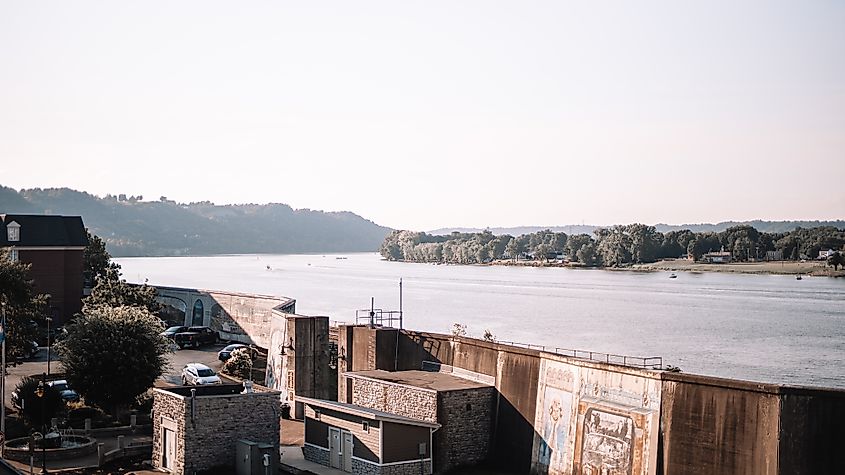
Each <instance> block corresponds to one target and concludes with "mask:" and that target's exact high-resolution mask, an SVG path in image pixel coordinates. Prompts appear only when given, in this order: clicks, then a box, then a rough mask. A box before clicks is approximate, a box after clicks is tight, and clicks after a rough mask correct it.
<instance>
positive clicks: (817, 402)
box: [778, 388, 845, 475]
mask: <svg viewBox="0 0 845 475" xmlns="http://www.w3.org/2000/svg"><path fill="white" fill-rule="evenodd" d="M780 413H781V416H780V421H781V423H780V436H779V438H780V445H779V450H778V465H779V467H778V468H779V469H780V473H782V474H787V473H789V474H794V475H809V474H815V473H845V454H843V453H842V451H843V449H845V390H840V391H831V390H817V389H807V388H782V389H781V410H780Z"/></svg>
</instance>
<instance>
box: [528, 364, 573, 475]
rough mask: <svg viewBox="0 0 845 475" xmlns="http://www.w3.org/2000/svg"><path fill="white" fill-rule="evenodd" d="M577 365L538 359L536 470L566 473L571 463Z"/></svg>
mask: <svg viewBox="0 0 845 475" xmlns="http://www.w3.org/2000/svg"><path fill="white" fill-rule="evenodd" d="M575 372H577V368H573V367H569V366H568V365H564V364H561V363H557V362H554V361H548V360H543V361H541V362H540V386H539V388H538V391H537V395H538V401H537V412H538V414H537V416H536V420H535V424H534V427H536V429H537V432H538V433H539V437H537V439H539V440H536V441H535V448H536V457H537V458H536V463H537V467H536V470H535V471H537V472H540V473H547V474H558V473H568V470H567V467H570V466H571V465H572V462H571V457H570V456H569V454H570V453H571V450H570V449H569V448H568V447H569V446H571V443H570V442H571V441H570V440H569V439H570V437H569V433H570V426H571V419H572V413H573V401H574V400H575V398H574V395H573V391H572V390H573V388H574V387H575V380H576V375H575Z"/></svg>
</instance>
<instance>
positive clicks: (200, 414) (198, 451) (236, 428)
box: [184, 392, 281, 470]
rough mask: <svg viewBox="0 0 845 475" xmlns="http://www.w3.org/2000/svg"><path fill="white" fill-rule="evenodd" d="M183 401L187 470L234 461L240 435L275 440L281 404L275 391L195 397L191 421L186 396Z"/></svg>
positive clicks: (248, 438) (257, 439)
mask: <svg viewBox="0 0 845 475" xmlns="http://www.w3.org/2000/svg"><path fill="white" fill-rule="evenodd" d="M186 403H187V414H186V415H185V423H184V424H185V468H186V469H187V470H202V469H208V468H211V467H215V466H221V465H234V463H235V451H236V445H237V441H238V440H240V439H246V440H252V441H255V442H262V443H268V444H273V445H276V446H278V444H279V433H280V432H279V417H280V414H281V407H280V402H279V394H278V393H276V392H266V393H259V392H256V393H252V394H233V395H227V396H203V397H197V398H196V409H195V417H194V419H193V421H191V410H190V398H186Z"/></svg>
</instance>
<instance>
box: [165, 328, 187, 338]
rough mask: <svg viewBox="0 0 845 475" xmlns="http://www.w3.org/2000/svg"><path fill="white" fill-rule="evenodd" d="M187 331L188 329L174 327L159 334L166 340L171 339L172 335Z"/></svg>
mask: <svg viewBox="0 0 845 475" xmlns="http://www.w3.org/2000/svg"><path fill="white" fill-rule="evenodd" d="M186 331H188V327H185V326H176V327H168V328H167V330H164V331H163V332H161V336H163V337H167V338H173V336H174V335H176V334H177V333H182V332H186Z"/></svg>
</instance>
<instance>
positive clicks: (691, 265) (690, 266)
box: [626, 259, 845, 277]
mask: <svg viewBox="0 0 845 475" xmlns="http://www.w3.org/2000/svg"><path fill="white" fill-rule="evenodd" d="M626 269H632V270H647V271H679V272H728V273H734V274H775V275H812V276H821V277H845V269H843V268H840V269H839V270H838V271H834V270H833V268H832V267H829V266H828V265H827V264H826V263H824V262H822V261H808V262H796V261H770V262H734V263H730V264H707V263H703V262H693V261H690V260H686V259H675V260H670V261H658V262H652V263H649V264H634V265H632V266H631V267H627V268H626Z"/></svg>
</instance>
